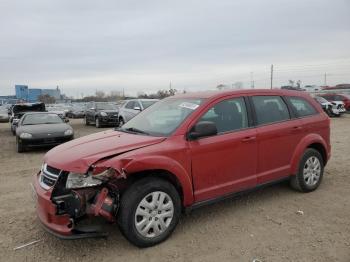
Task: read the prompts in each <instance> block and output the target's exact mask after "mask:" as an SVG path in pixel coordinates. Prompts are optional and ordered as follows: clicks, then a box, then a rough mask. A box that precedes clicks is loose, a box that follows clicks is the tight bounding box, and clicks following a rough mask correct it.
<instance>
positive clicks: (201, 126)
mask: <svg viewBox="0 0 350 262" xmlns="http://www.w3.org/2000/svg"><path fill="white" fill-rule="evenodd" d="M217 133H218V130H217V128H216V125H215V123H214V122H211V121H201V122H198V123H197V124H196V125H195V126H194V127H193V128H192V130H191V131H190V132H189V133H188V136H187V138H188V139H189V140H195V139H198V138H200V137H206V136H214V135H216V134H217Z"/></svg>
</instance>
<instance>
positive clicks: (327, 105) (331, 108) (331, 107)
mask: <svg viewBox="0 0 350 262" xmlns="http://www.w3.org/2000/svg"><path fill="white" fill-rule="evenodd" d="M314 99H315V100H316V101H317V103H319V104H320V105H321V107H322V109H323V111H325V113H326V114H327V115H328V116H329V117H332V116H340V114H341V112H340V111H339V109H338V108H337V105H336V104H335V103H331V102H329V101H327V100H326V99H324V98H323V97H321V96H315V97H314Z"/></svg>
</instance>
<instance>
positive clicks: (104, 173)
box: [66, 168, 117, 189]
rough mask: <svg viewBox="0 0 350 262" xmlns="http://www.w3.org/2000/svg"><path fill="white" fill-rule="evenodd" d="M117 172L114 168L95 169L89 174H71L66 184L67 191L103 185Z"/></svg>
mask: <svg viewBox="0 0 350 262" xmlns="http://www.w3.org/2000/svg"><path fill="white" fill-rule="evenodd" d="M116 174H117V172H116V171H115V169H113V168H95V169H94V170H93V171H92V172H88V173H87V174H78V173H69V174H68V177H67V182H66V188H67V189H73V188H84V187H93V186H98V185H101V184H102V183H103V182H105V181H107V180H108V179H109V178H111V177H112V176H114V175H116Z"/></svg>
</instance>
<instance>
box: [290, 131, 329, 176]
mask: <svg viewBox="0 0 350 262" xmlns="http://www.w3.org/2000/svg"><path fill="white" fill-rule="evenodd" d="M307 148H313V149H315V150H317V151H318V152H320V154H321V156H322V160H323V164H324V165H326V164H327V162H328V152H327V145H326V143H325V141H324V140H323V138H322V137H321V136H320V135H317V134H310V135H308V136H306V137H304V138H303V139H302V140H301V141H300V143H299V144H298V145H297V147H296V149H295V151H294V154H293V157H292V161H291V174H292V175H295V174H296V173H297V172H298V168H299V162H300V159H301V157H302V156H303V153H304V152H305V150H306V149H307Z"/></svg>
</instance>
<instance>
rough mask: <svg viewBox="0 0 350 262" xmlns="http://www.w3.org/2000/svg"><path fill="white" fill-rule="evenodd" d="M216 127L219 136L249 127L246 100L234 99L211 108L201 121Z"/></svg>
mask: <svg viewBox="0 0 350 262" xmlns="http://www.w3.org/2000/svg"><path fill="white" fill-rule="evenodd" d="M201 121H210V122H213V123H214V124H215V125H216V128H217V130H218V134H220V133H226V132H231V131H235V130H240V129H244V128H247V127H248V117H247V110H246V106H245V102H244V99H243V98H242V97H240V98H233V99H228V100H224V101H221V102H219V103H217V104H216V105H214V106H213V107H212V108H210V109H209V110H208V111H207V112H206V113H205V114H204V115H203V116H202V117H201V118H200V120H199V122H201Z"/></svg>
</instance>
